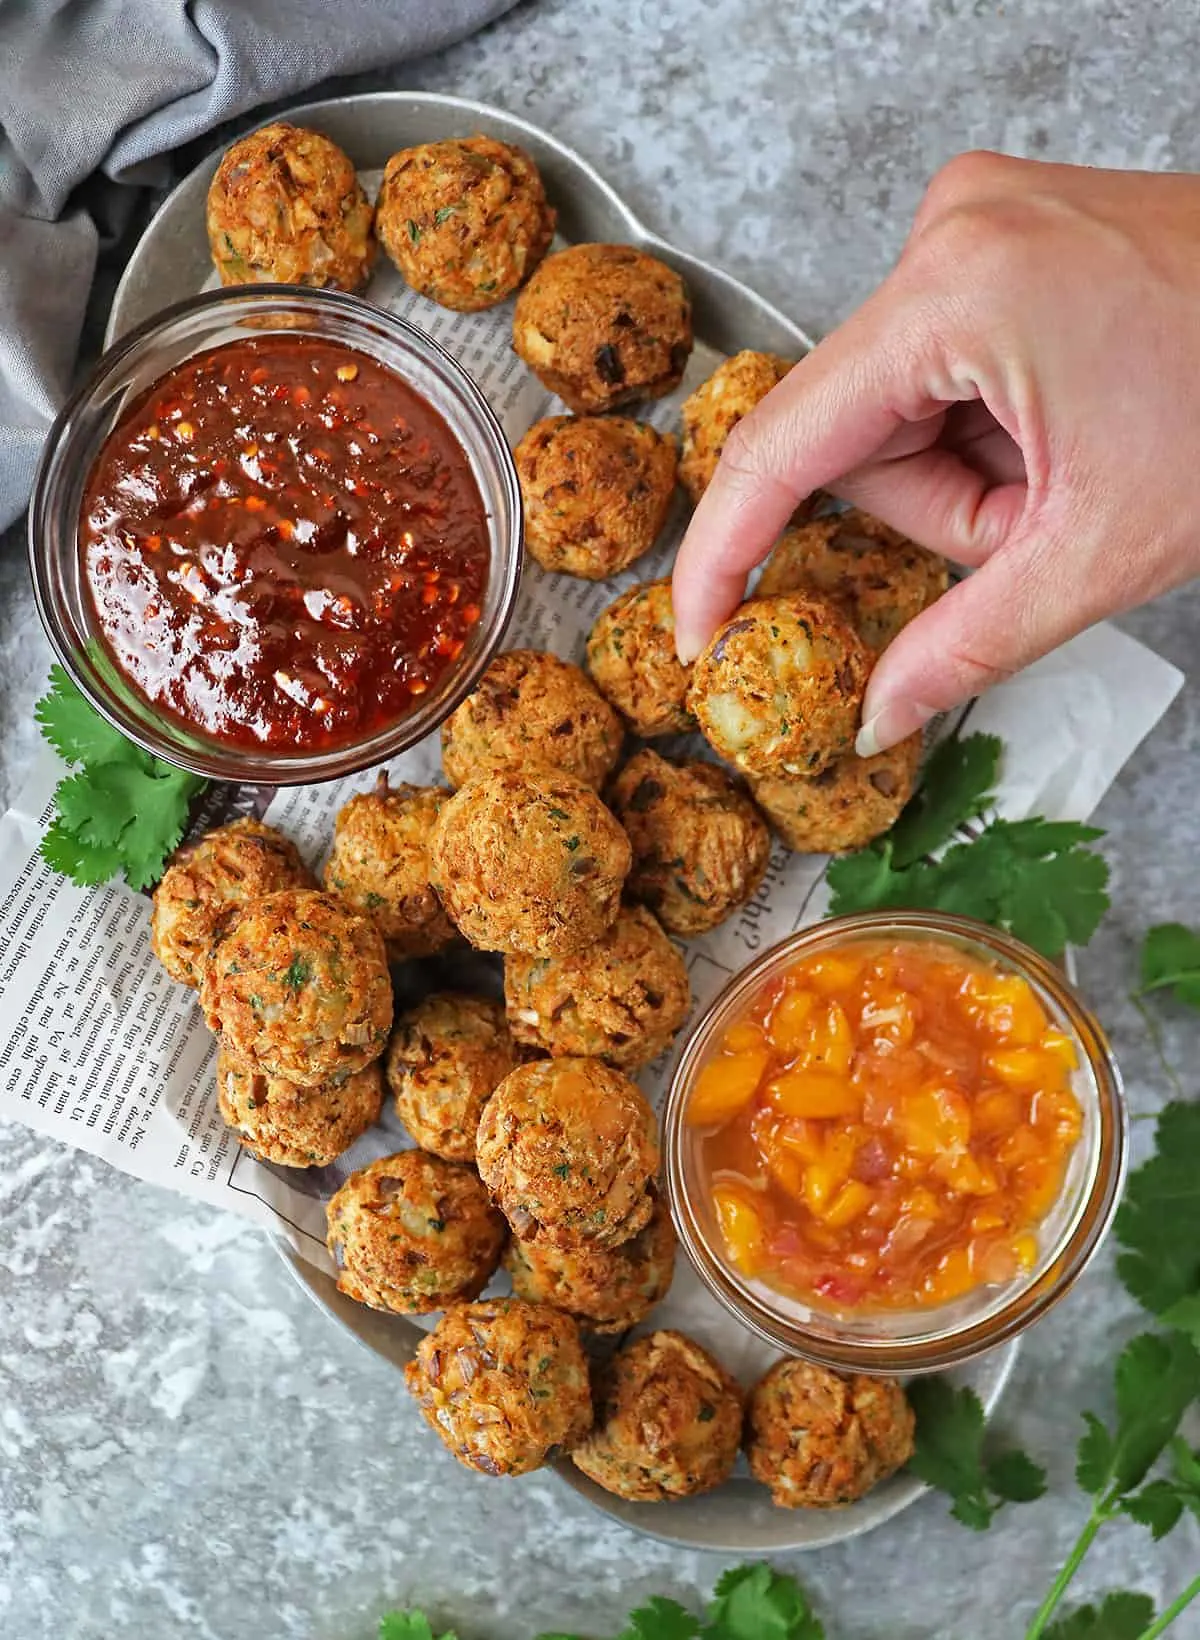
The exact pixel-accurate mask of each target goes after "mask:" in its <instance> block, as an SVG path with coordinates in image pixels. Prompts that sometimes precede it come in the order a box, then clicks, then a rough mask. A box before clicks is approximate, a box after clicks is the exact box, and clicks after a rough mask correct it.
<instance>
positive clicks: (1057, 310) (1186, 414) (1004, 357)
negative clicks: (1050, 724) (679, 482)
mask: <svg viewBox="0 0 1200 1640" xmlns="http://www.w3.org/2000/svg"><path fill="white" fill-rule="evenodd" d="M1198 428H1200V177H1191V176H1169V175H1164V176H1158V175H1147V174H1142V173H1137V172H1120V171H1096V170H1088V169H1083V168H1076V167H1073V166H1066V165H1046V164H1040V163H1037V162H1034V161H1028V160H1016V159H1006V158H1004V157H1002V156H999V155H994V154H966V155H963V156H962V157H960V158H959V159H956V160H954V161H952V162H951V164H949V165H948V166H946V168H945V169H944V170H943V171H941V172H939V174H938V175H937V176H936V177H935V178H934V180H933V182H932V184H931V185H930V187H929V190H928V192H927V193H926V195H925V199H924V201H923V202H922V204H921V207H920V209H919V211H918V212H917V216H916V220H915V222H914V223H913V227H912V231H911V233H910V235H909V238H908V241H907V243H906V244H905V247H904V250H903V252H902V253H901V256H900V260H899V262H898V263H897V266H896V268H895V269H894V270H893V272H892V273H891V274H890V275H889V276H888V278H887V279H886V280H885V281H884V283H883V284H882V285H881V286H880V288H879V289H878V291H876V293H875V294H874V295H873V296H872V297H870V298H869V300H868V301H866V302H865V303H864V304H863V306H862V307H860V308H859V309H858V311H857V312H856V313H855V314H853V315H852V316H851V318H850V319H848V320H847V321H846V323H845V324H843V325H841V326H839V328H838V329H837V330H835V331H834V332H833V333H832V334H831V335H830V336H829V337H828V338H827V339H826V340H825V341H823V342H822V343H821V344H820V345H819V346H818V347H817V348H815V349H814V350H813V352H812V353H811V354H809V355H808V357H807V358H805V359H803V360H802V361H801V362H800V363H799V364H798V365H797V366H796V367H795V369H793V370H792V371H791V372H790V374H789V375H788V376H787V377H785V379H784V380H783V381H782V382H781V383H780V385H779V386H778V387H776V388H775V389H774V390H773V391H772V392H771V393H770V394H768V396H767V397H766V398H765V399H764V400H763V401H762V402H761V404H759V406H758V407H757V408H756V409H755V410H754V411H752V413H751V414H750V415H749V416H747V417H746V418H745V420H743V421H742V422H740V423H739V424H738V425H737V426H736V427H735V428H734V430H733V432H732V433H731V435H730V437H729V440H728V442H727V444H726V446H725V450H724V453H723V455H722V458H721V462H720V465H719V467H718V469H717V472H716V475H715V476H714V478H713V480H712V483H711V484H710V485H709V487H708V489H707V490H706V492H705V494H704V496H703V497H702V499H701V501H700V504H699V506H698V507H697V509H696V513H695V517H694V518H693V520H692V523H691V526H690V528H689V530H688V532H687V535H686V537H685V539H684V542H683V544H682V546H681V547H680V550H679V557H678V560H677V563H676V566H675V577H674V589H673V595H674V601H675V624H676V634H677V640H676V641H677V646H678V648H679V652H680V655H681V658H683V659H684V660H689V659H693V658H694V657H695V655H696V654H698V653H699V651H700V649H701V648H702V647H703V645H704V644H705V643H706V641H707V640H708V638H709V637H710V636H711V634H712V632H713V630H714V629H715V628H716V626H717V625H718V624H719V623H720V622H721V621H722V620H724V619H725V617H726V616H727V615H728V614H729V613H730V612H731V611H732V610H733V609H734V608H735V607H736V605H737V604H738V603H739V602H740V601H741V599H742V597H743V596H744V592H745V584H746V576H747V574H748V572H749V571H750V570H751V569H752V568H753V567H754V565H755V564H757V563H759V562H761V561H762V559H764V558H765V557H766V555H767V553H768V552H769V551H770V549H771V547H772V546H773V545H774V542H775V540H776V538H777V536H778V535H779V533H780V531H781V530H782V529H783V527H784V526H785V524H786V523H787V521H788V518H789V517H790V515H791V513H792V512H793V510H794V509H795V507H796V506H797V504H798V503H799V502H800V501H802V500H803V499H804V498H805V497H806V496H808V495H810V494H811V493H812V492H813V491H814V490H816V489H818V488H820V489H827V490H830V491H832V492H833V493H834V494H835V495H837V496H840V497H842V498H843V499H845V500H847V501H852V502H854V503H855V504H856V505H858V506H859V507H862V508H864V509H865V510H867V511H868V512H871V513H874V514H876V515H877V516H878V517H880V518H882V519H883V520H884V521H885V522H886V523H888V524H891V525H892V526H893V527H894V528H896V529H898V530H901V531H903V532H904V533H905V534H906V535H909V536H911V537H912V538H913V539H914V540H915V541H918V542H920V543H921V544H922V545H923V546H926V547H929V548H931V549H932V550H933V551H935V552H940V553H943V554H944V555H945V556H946V557H947V558H951V559H954V560H955V561H956V562H958V563H960V564H963V565H967V566H970V567H972V568H973V569H974V570H975V574H973V575H972V576H970V577H969V578H968V579H966V580H964V581H962V582H961V583H960V584H959V585H958V586H956V587H954V588H952V589H951V591H950V592H948V593H947V594H946V595H945V597H943V598H941V599H940V600H939V601H938V602H937V603H936V604H934V605H933V606H932V607H931V608H930V609H928V610H926V611H925V613H924V614H922V615H920V616H918V617H917V619H916V620H915V621H913V622H912V623H911V625H909V626H908V627H906V628H905V630H904V631H903V632H902V633H901V634H900V635H899V637H898V638H897V639H896V640H895V642H894V643H892V644H891V646H890V647H889V648H888V649H887V650H886V651H885V653H884V655H883V657H882V658H881V660H880V661H879V663H878V665H877V666H876V668H875V671H874V673H873V674H872V677H871V680H870V683H869V685H868V688H867V693H866V699H865V701H864V706H863V728H862V730H861V732H860V734H859V738H858V749H859V751H860V752H861V753H862V754H863V755H864V756H868V755H871V754H872V753H874V752H876V751H878V750H881V749H883V748H885V747H887V746H891V745H894V744H895V743H896V742H897V741H899V740H902V739H903V738H904V737H905V736H906V735H909V734H911V733H912V732H913V731H914V730H915V729H918V728H920V727H921V726H922V725H923V724H924V723H926V722H927V721H928V720H929V718H931V717H932V716H933V715H934V714H935V713H937V712H940V711H944V710H946V709H948V708H950V707H952V706H956V705H958V704H960V703H961V702H963V701H965V700H967V699H969V698H970V697H971V696H972V695H975V694H978V693H979V692H980V691H981V690H983V689H986V688H987V687H988V686H989V685H990V684H993V683H995V682H997V681H999V680H1000V679H1002V678H1005V677H1008V676H1010V675H1011V674H1012V673H1013V672H1015V671H1017V670H1019V669H1020V668H1021V667H1023V666H1027V665H1028V664H1029V663H1030V662H1031V661H1033V660H1036V659H1037V658H1038V656H1040V655H1044V654H1045V653H1046V652H1047V651H1048V650H1050V649H1053V648H1054V647H1055V646H1056V645H1058V644H1060V643H1063V642H1065V641H1066V640H1067V639H1068V638H1070V637H1072V636H1074V634H1075V633H1077V632H1079V631H1082V629H1083V628H1084V627H1086V626H1089V625H1091V623H1092V622H1094V621H1097V620H1100V619H1102V618H1103V617H1104V616H1106V615H1111V614H1113V613H1115V612H1116V611H1118V610H1122V609H1128V608H1130V607H1132V606H1133V605H1135V604H1139V603H1143V602H1145V601H1146V600H1147V599H1150V598H1153V597H1155V596H1156V595H1157V594H1158V593H1161V592H1164V591H1166V590H1167V589H1168V588H1170V587H1172V586H1177V585H1179V584H1180V583H1181V582H1183V581H1186V580H1187V579H1189V578H1190V577H1191V576H1192V575H1195V574H1197V573H1198V572H1200V454H1198V452H1197V449H1196V436H1197V435H1196V430H1197V429H1198Z"/></svg>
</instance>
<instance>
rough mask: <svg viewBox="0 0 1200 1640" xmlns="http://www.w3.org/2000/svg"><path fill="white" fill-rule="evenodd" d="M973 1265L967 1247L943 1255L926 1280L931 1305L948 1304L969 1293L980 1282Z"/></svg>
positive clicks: (928, 1299) (951, 1249)
mask: <svg viewBox="0 0 1200 1640" xmlns="http://www.w3.org/2000/svg"><path fill="white" fill-rule="evenodd" d="M971 1263H972V1261H971V1255H970V1252H969V1251H968V1249H967V1248H965V1247H951V1248H950V1250H949V1251H948V1252H946V1253H943V1254H942V1256H941V1258H940V1259H939V1260H938V1262H937V1264H936V1265H935V1266H934V1268H933V1270H932V1271H931V1272H930V1273H929V1275H928V1276H926V1278H925V1283H924V1292H925V1298H926V1299H927V1301H928V1302H929V1303H930V1304H948V1303H949V1302H950V1300H951V1299H953V1298H961V1297H962V1295H963V1294H964V1293H969V1292H970V1291H971V1288H972V1287H974V1286H975V1285H976V1283H977V1281H978V1280H979V1277H978V1276H977V1275H976V1274H975V1272H974V1270H973V1269H972V1267H971Z"/></svg>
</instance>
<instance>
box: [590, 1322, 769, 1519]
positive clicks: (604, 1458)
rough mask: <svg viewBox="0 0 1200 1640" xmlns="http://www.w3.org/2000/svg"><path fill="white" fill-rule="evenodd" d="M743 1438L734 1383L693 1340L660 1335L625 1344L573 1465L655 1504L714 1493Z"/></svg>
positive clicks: (625, 1494)
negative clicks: (672, 1499)
mask: <svg viewBox="0 0 1200 1640" xmlns="http://www.w3.org/2000/svg"><path fill="white" fill-rule="evenodd" d="M741 1437H742V1393H741V1390H740V1389H739V1387H738V1385H737V1382H736V1380H735V1379H734V1378H733V1377H732V1376H731V1375H730V1374H729V1373H728V1372H726V1371H725V1368H724V1367H723V1366H722V1365H721V1363H720V1362H719V1361H717V1360H716V1359H715V1358H714V1357H713V1356H711V1355H710V1354H709V1353H708V1351H707V1350H706V1349H703V1348H702V1347H701V1346H700V1345H699V1344H697V1343H696V1342H695V1341H694V1340H693V1339H691V1338H688V1337H687V1336H686V1335H685V1334H684V1333H680V1332H668V1331H662V1332H655V1333H651V1334H650V1335H649V1336H648V1337H646V1338H639V1339H637V1340H636V1341H635V1342H634V1343H632V1344H627V1345H626V1346H625V1348H624V1349H623V1350H620V1351H619V1352H618V1353H617V1355H616V1356H614V1358H613V1360H612V1361H611V1362H610V1363H609V1365H608V1368H607V1370H606V1372H605V1373H604V1376H603V1379H602V1387H601V1392H600V1399H599V1405H598V1407H597V1411H596V1426H595V1428H594V1429H593V1431H592V1433H591V1434H590V1435H589V1436H588V1437H587V1438H586V1439H585V1440H584V1441H582V1442H581V1443H580V1445H579V1446H577V1447H576V1449H575V1451H574V1452H573V1453H572V1455H571V1456H572V1460H573V1462H574V1463H575V1465H576V1467H577V1468H579V1469H581V1470H582V1471H583V1473H584V1474H585V1475H586V1476H588V1478H589V1479H590V1480H593V1481H595V1482H596V1485H597V1486H602V1487H603V1488H604V1490H605V1491H606V1492H612V1493H614V1494H615V1495H616V1496H617V1497H619V1498H630V1499H633V1500H635V1501H636V1502H639V1503H657V1502H661V1501H664V1500H666V1499H669V1498H690V1497H695V1496H696V1495H697V1494H699V1493H701V1492H711V1491H712V1489H713V1487H714V1486H720V1485H721V1483H722V1481H725V1480H727V1479H728V1478H729V1475H730V1472H731V1471H732V1469H733V1466H734V1464H735V1463H736V1461H737V1455H738V1448H739V1445H740V1443H741Z"/></svg>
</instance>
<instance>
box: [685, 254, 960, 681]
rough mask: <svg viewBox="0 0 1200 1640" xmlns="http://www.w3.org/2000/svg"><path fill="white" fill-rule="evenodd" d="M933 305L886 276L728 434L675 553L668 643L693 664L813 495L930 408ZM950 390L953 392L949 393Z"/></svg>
mask: <svg viewBox="0 0 1200 1640" xmlns="http://www.w3.org/2000/svg"><path fill="white" fill-rule="evenodd" d="M934 329H935V311H934V306H933V304H931V303H930V302H929V301H927V300H922V301H920V302H914V301H912V300H911V299H907V298H905V297H902V296H900V295H899V294H898V293H897V290H896V288H895V286H894V283H893V281H891V280H889V281H888V282H887V283H885V284H884V285H883V286H881V287H880V289H879V290H878V291H877V292H876V293H875V295H874V296H872V297H870V298H869V299H868V300H867V301H866V302H865V303H864V304H863V306H862V307H861V308H859V309H858V311H857V312H856V313H855V314H854V315H853V316H852V317H851V318H850V319H848V320H847V321H846V323H845V324H843V325H840V326H839V327H838V329H837V330H835V331H833V332H832V334H831V335H829V336H828V337H827V338H826V339H825V340H824V341H823V342H821V343H819V344H818V346H817V347H815V348H814V349H813V351H812V352H811V353H810V354H808V356H807V357H806V358H804V359H802V360H801V361H800V363H799V364H797V365H796V366H795V367H794V368H793V369H792V370H791V371H790V372H789V373H788V375H787V376H785V377H784V379H783V381H781V382H780V383H779V385H778V386H777V387H775V388H772V390H771V392H770V393H768V394H767V396H766V397H765V398H764V399H763V400H762V401H761V403H760V404H758V405H757V406H756V407H755V409H754V410H752V411H751V412H750V414H749V415H748V416H747V417H746V418H745V419H744V420H743V421H741V422H739V423H738V424H737V426H736V427H735V428H734V429H733V432H732V433H731V434H730V436H729V439H728V441H727V443H726V445H725V448H724V450H723V452H722V455H721V460H720V463H719V464H718V466H717V470H716V473H715V474H714V475H713V479H712V482H711V483H710V484H709V486H708V488H707V490H706V491H705V492H704V494H703V496H702V497H701V498H700V504H699V506H698V507H697V508H696V511H695V514H694V515H693V518H692V521H691V524H690V525H689V526H688V531H687V534H686V535H685V536H684V539H683V542H682V544H681V546H680V548H679V555H678V557H677V558H676V560H675V572H674V580H673V584H672V597H673V601H674V605H675V645H676V649H677V651H678V653H679V658H680V659H681V660H682V661H684V662H685V663H686V662H688V661H691V660H694V659H695V657H696V656H697V655H698V654H699V653H700V651H701V649H703V647H704V645H705V644H706V643H707V642H708V640H709V638H710V637H711V636H712V634H713V632H714V631H715V630H716V628H717V627H718V626H719V625H720V623H721V622H722V621H723V620H724V619H725V618H726V616H727V615H729V614H730V613H731V611H732V610H733V609H735V608H736V607H737V605H738V604H739V603H740V602H741V600H742V597H743V595H744V593H745V587H746V576H747V575H748V574H749V572H750V570H752V569H753V568H754V566H755V565H756V564H758V563H761V562H762V560H763V559H764V558H765V557H766V556H767V553H768V552H769V551H770V550H771V548H772V546H774V544H775V541H776V539H777V538H778V536H779V534H780V532H781V530H782V529H783V528H784V526H785V525H786V524H787V521H788V519H789V518H790V517H791V515H792V513H793V512H794V511H795V510H796V507H797V506H798V505H799V503H800V502H801V501H803V500H804V499H805V498H806V497H807V496H809V495H811V494H812V493H813V491H814V490H818V489H820V488H821V487H822V486H823V485H826V484H829V483H831V482H832V481H833V480H834V479H836V478H839V477H840V476H841V475H842V474H843V473H848V472H850V471H852V470H853V469H854V468H855V467H859V466H861V465H862V464H863V463H864V462H865V461H868V460H869V459H870V458H871V457H872V456H873V455H874V454H875V453H876V452H877V451H878V450H879V449H880V448H881V447H882V446H883V445H884V444H886V443H887V441H888V439H889V438H891V437H892V435H893V434H894V433H896V432H897V430H898V429H899V428H900V427H902V426H903V425H904V424H905V423H906V422H911V421H920V420H923V419H925V418H926V417H929V416H932V415H936V414H937V412H938V411H939V410H942V409H944V408H945V407H946V405H947V403H950V402H953V398H950V399H947V398H944V397H942V398H939V397H937V396H935V393H934V391H933V390H932V389H931V387H930V386H929V385H927V382H928V376H929V372H928V370H927V368H926V367H925V366H926V361H927V359H928V358H929V356H930V353H931V343H932V340H933V335H934ZM957 396H961V395H957Z"/></svg>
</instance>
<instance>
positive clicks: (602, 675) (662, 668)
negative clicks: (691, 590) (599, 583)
mask: <svg viewBox="0 0 1200 1640" xmlns="http://www.w3.org/2000/svg"><path fill="white" fill-rule="evenodd" d="M587 663H588V671H589V672H590V673H591V674H592V677H593V679H594V680H595V683H596V687H597V688H598V689H599V690H600V692H601V694H602V695H604V696H605V698H606V699H607V700H609V701H611V702H612V704H613V705H614V706H615V707H616V708H617V711H618V712H620V713H621V715H622V717H623V718H624V719H625V721H626V722H627V723H628V725H629V727H630V728H631V729H632V730H633V732H634V733H635V734H638V735H643V736H645V737H647V738H650V737H652V736H654V735H683V734H688V733H689V732H690V731H691V730H692V729H694V728H695V727H696V720H695V718H694V717H693V716H692V714H691V713H690V712H689V711H688V708H687V692H688V683H689V681H690V680H691V675H692V669H691V667H690V666H684V665H682V664H681V663H680V660H679V657H678V655H677V654H676V653H675V607H674V605H673V604H672V602H671V583H670V581H647V582H645V583H643V584H642V585H641V586H635V587H630V588H629V590H628V592H623V593H622V594H621V596H620V597H619V598H618V599H616V600H615V602H613V603H611V604H609V606H608V608H607V609H605V610H603V611H601V613H600V614H599V615H598V616H597V617H596V623H595V625H594V626H593V627H592V630H591V632H590V633H589V634H588V642H587Z"/></svg>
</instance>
